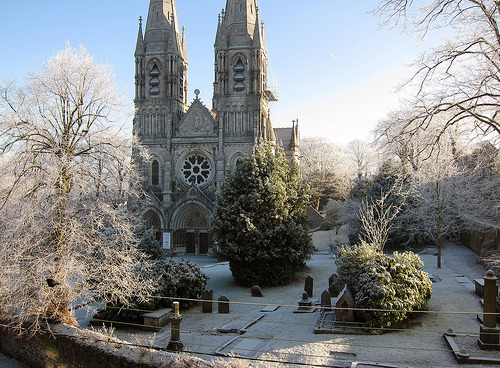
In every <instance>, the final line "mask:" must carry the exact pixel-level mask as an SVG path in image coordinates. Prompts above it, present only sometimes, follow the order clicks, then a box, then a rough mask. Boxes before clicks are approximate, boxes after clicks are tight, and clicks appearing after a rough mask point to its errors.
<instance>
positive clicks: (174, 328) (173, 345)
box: [167, 302, 184, 351]
mask: <svg viewBox="0 0 500 368" xmlns="http://www.w3.org/2000/svg"><path fill="white" fill-rule="evenodd" d="M172 308H173V313H172V314H171V315H170V317H169V318H170V341H169V342H168V345H167V350H169V351H181V350H182V348H183V347H184V345H183V344H182V342H181V321H182V315H181V314H180V313H179V302H173V303H172Z"/></svg>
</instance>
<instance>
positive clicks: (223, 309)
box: [218, 295, 229, 314]
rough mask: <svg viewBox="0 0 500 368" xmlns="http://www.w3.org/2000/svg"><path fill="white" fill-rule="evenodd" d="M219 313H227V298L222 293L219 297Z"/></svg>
mask: <svg viewBox="0 0 500 368" xmlns="http://www.w3.org/2000/svg"><path fill="white" fill-rule="evenodd" d="M218 306H219V313H220V314H229V299H228V298H227V297H225V296H224V295H223V296H221V297H220V298H219V303H218Z"/></svg>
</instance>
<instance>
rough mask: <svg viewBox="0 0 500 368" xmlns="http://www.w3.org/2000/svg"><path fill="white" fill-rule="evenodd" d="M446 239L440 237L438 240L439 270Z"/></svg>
mask: <svg viewBox="0 0 500 368" xmlns="http://www.w3.org/2000/svg"><path fill="white" fill-rule="evenodd" d="M443 244H444V239H443V236H442V235H440V236H439V237H438V240H437V251H438V254H437V268H441V257H442V249H443Z"/></svg>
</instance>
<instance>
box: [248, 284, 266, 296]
mask: <svg viewBox="0 0 500 368" xmlns="http://www.w3.org/2000/svg"><path fill="white" fill-rule="evenodd" d="M250 292H251V293H252V296H253V297H259V298H260V297H262V296H263V295H262V290H260V286H259V285H254V286H252V288H251V289H250Z"/></svg>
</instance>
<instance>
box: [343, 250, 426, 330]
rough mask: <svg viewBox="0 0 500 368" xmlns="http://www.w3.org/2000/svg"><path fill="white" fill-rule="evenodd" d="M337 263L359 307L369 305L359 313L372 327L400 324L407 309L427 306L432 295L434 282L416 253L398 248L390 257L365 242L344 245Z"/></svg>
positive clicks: (406, 316) (405, 317)
mask: <svg viewBox="0 0 500 368" xmlns="http://www.w3.org/2000/svg"><path fill="white" fill-rule="evenodd" d="M336 263H337V265H338V270H337V272H338V274H339V277H340V279H341V282H342V283H343V284H344V283H346V284H348V285H349V287H350V288H351V291H352V293H353V295H354V298H355V301H356V308H360V309H366V310H365V311H360V312H358V313H357V316H358V318H359V319H360V320H362V321H364V322H366V323H367V325H368V326H370V327H382V328H384V327H393V326H396V325H398V324H399V323H401V322H402V321H404V320H406V319H407V318H408V313H407V311H414V310H422V309H423V308H425V306H426V303H427V301H428V300H429V299H430V297H431V295H432V282H431V281H430V279H429V275H428V274H427V273H426V272H424V271H423V270H422V266H423V263H422V261H421V259H420V257H419V256H418V255H417V254H415V253H412V252H404V253H398V252H395V253H394V255H393V256H392V257H390V256H388V255H385V254H384V253H382V252H380V251H378V250H377V249H376V248H375V247H373V246H371V245H369V244H366V243H363V244H361V245H356V246H354V247H352V248H349V247H345V246H344V247H341V248H340V251H339V257H338V258H337V261H336ZM370 309H372V310H373V309H381V310H385V312H379V311H371V310H370ZM393 311H394V312H393Z"/></svg>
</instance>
